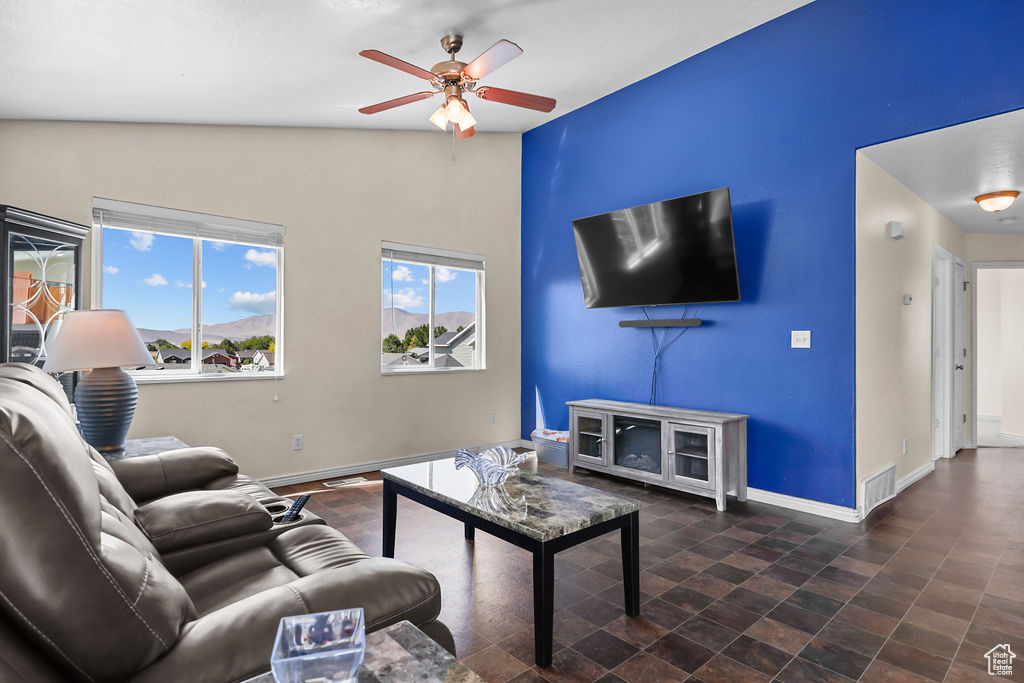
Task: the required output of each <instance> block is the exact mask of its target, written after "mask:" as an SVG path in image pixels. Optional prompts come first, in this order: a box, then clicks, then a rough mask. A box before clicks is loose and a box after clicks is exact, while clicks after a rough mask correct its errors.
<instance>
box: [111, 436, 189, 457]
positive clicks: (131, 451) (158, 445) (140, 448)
mask: <svg viewBox="0 0 1024 683" xmlns="http://www.w3.org/2000/svg"><path fill="white" fill-rule="evenodd" d="M178 448H188V444H187V443H185V442H184V441H182V440H181V439H179V438H178V437H176V436H153V437H149V438H147V439H128V440H127V441H125V442H124V453H123V454H119V455H117V456H114V457H110V458H108V460H121V459H123V458H135V457H137V456H140V455H156V454H157V453H163V452H164V451H173V450H175V449H178Z"/></svg>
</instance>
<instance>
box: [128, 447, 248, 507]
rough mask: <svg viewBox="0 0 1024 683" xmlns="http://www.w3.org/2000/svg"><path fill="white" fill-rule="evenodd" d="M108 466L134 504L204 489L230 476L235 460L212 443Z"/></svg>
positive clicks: (232, 475)
mask: <svg viewBox="0 0 1024 683" xmlns="http://www.w3.org/2000/svg"><path fill="white" fill-rule="evenodd" d="M111 467H112V468H113V471H114V472H115V473H116V474H117V478H118V479H119V480H120V481H121V484H122V485H123V486H124V488H125V490H126V491H128V493H129V494H130V495H131V497H132V498H133V499H135V501H136V502H137V503H144V502H146V501H148V500H153V499H154V498H159V497H161V496H167V495H170V494H172V493H180V492H181V491H190V490H193V489H200V488H204V487H205V486H206V484H208V483H209V482H211V481H213V480H215V479H222V478H225V477H234V475H235V474H237V473H238V465H237V464H235V461H234V460H232V459H231V458H230V457H229V456H228V454H227V453H225V452H224V451H222V450H221V449H219V448H214V447H212V446H202V447H196V448H180V449H177V450H173V451H164V452H163V453H158V454H156V455H140V456H138V457H134V458H122V459H121V460H115V461H113V462H112V463H111Z"/></svg>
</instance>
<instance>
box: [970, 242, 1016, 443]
mask: <svg viewBox="0 0 1024 683" xmlns="http://www.w3.org/2000/svg"><path fill="white" fill-rule="evenodd" d="M983 268H984V269H986V270H1016V269H1021V268H1024V261H975V262H973V263H971V284H972V285H974V284H975V283H977V282H978V271H979V270H981V269H983ZM969 306H970V308H971V354H970V356H971V415H972V417H973V420H972V422H971V443H972V444H974V447H976V446H977V443H978V371H977V367H978V288H977V287H976V286H972V287H971V288H970V297H969Z"/></svg>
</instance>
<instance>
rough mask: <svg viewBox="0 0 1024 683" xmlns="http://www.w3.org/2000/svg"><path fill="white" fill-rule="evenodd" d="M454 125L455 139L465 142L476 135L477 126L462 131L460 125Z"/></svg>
mask: <svg viewBox="0 0 1024 683" xmlns="http://www.w3.org/2000/svg"><path fill="white" fill-rule="evenodd" d="M453 125H454V126H455V137H456V138H458V139H459V140H465V139H467V138H471V137H473V136H474V135H476V126H473V127H472V128H468V129H466V130H462V128H461V127H459V124H457V123H456V124H453Z"/></svg>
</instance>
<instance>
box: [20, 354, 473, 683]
mask: <svg viewBox="0 0 1024 683" xmlns="http://www.w3.org/2000/svg"><path fill="white" fill-rule="evenodd" d="M148 458H149V459H145V458H139V459H138V461H137V462H133V460H135V459H130V460H126V461H123V464H122V465H119V466H118V467H117V471H116V474H115V469H114V468H112V467H111V466H110V464H108V463H107V462H106V461H105V460H104V459H103V458H102V456H100V455H99V454H98V453H97V452H96V451H95V450H94V449H92V448H91V447H89V446H88V444H86V443H85V441H84V440H83V439H82V438H81V436H80V435H79V433H78V430H77V427H76V425H75V423H74V421H73V419H72V418H71V412H70V406H69V405H68V403H67V400H66V398H65V397H64V394H63V389H62V388H61V387H60V385H59V384H58V383H57V382H56V381H55V380H53V379H52V378H50V377H49V376H47V375H45V374H44V373H42V372H41V371H40V370H38V369H36V368H34V367H31V366H27V365H23V364H4V365H0V514H2V515H3V519H4V523H3V531H2V532H0V680H2V681H19V680H24V681H43V682H49V681H66V680H87V681H138V682H150V681H152V682H158V681H190V682H197V683H198V682H206V681H209V682H211V683H212V682H217V683H221V682H227V681H244V680H246V679H248V678H250V677H252V676H256V675H259V674H261V673H264V672H266V671H268V670H269V656H270V650H271V646H272V645H273V641H274V637H275V634H276V631H277V624H278V621H279V620H280V619H281V617H284V616H289V615H294V614H303V613H312V612H321V611H327V610H331V609H342V608H347V607H362V608H363V609H364V610H365V621H366V625H367V630H368V631H373V630H376V629H379V628H383V627H385V626H387V625H390V624H392V623H395V622H398V621H402V620H408V621H411V622H412V623H414V624H416V625H417V626H418V627H419V628H420V629H422V630H423V631H424V632H425V633H427V634H428V635H430V636H431V637H432V638H434V639H435V640H436V641H437V642H439V643H440V644H441V645H442V646H444V647H446V648H447V649H448V650H449V651H454V644H453V641H452V637H451V634H450V632H449V631H448V629H447V628H446V627H445V626H444V625H443V624H442V623H440V622H439V621H437V616H438V614H439V612H440V608H441V596H440V588H439V586H438V583H437V580H436V579H435V577H434V576H433V575H431V574H430V573H428V572H426V571H424V570H422V569H418V568H416V567H413V566H411V565H408V564H405V563H403V562H399V561H396V560H393V559H387V558H371V557H369V556H367V555H366V554H364V553H363V552H362V551H361V550H359V548H357V547H356V546H355V545H354V544H353V543H352V542H350V541H349V540H348V539H347V538H345V536H343V535H342V534H341V533H340V532H338V531H336V530H335V529H333V528H331V527H328V526H326V525H325V524H323V522H322V520H319V519H317V518H316V517H315V516H314V515H310V514H308V513H304V518H303V519H301V520H299V522H298V523H295V524H288V525H283V524H280V523H275V521H274V519H273V515H272V514H271V513H270V512H268V506H269V507H270V508H271V509H273V507H274V506H275V505H280V504H282V501H283V502H284V503H287V502H289V501H287V500H286V499H282V498H280V497H278V496H276V495H275V494H273V493H272V492H270V491H269V490H267V489H266V488H265V487H263V486H262V485H260V484H258V483H257V482H254V481H252V480H251V479H248V478H245V477H242V476H240V475H238V474H237V466H235V464H234V463H233V461H231V459H230V458H228V457H227V456H226V455H225V454H223V452H221V451H218V450H216V449H186V450H185V451H179V452H172V453H165V454H161V455H160V456H148ZM119 476H120V477H123V479H120V478H119ZM140 503H141V504H140ZM167 558H173V561H171V562H168V561H167Z"/></svg>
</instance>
